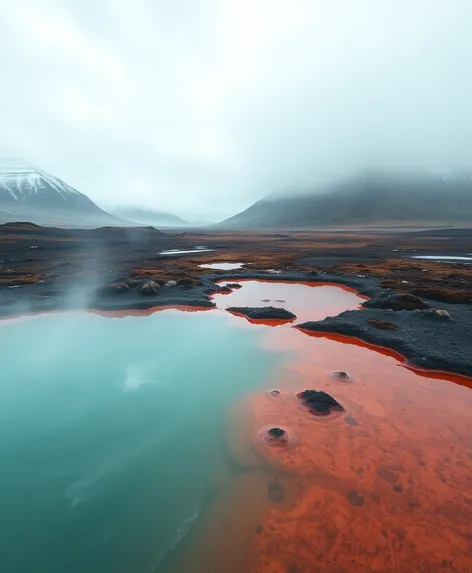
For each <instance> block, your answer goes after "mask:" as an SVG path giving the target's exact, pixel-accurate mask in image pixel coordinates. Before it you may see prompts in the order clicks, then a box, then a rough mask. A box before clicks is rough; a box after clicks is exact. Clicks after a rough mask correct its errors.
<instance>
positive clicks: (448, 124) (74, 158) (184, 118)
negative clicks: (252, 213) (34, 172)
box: [0, 0, 472, 220]
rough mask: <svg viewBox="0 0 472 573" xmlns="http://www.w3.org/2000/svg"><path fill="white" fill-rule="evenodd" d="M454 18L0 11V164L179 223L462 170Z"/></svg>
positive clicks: (148, 1) (471, 6) (336, 11)
mask: <svg viewBox="0 0 472 573" xmlns="http://www.w3.org/2000/svg"><path fill="white" fill-rule="evenodd" d="M471 21H472V2H470V0H449V1H447V2H446V1H444V0H382V1H379V0H356V1H353V0H332V1H330V2H322V1H320V0H297V1H296V2H287V1H286V0H258V1H257V2H253V1H250V0H239V1H238V2H235V1H233V0H200V1H198V2H196V1H194V0H174V1H172V2H168V1H164V0H140V2H138V3H132V2H129V1H128V0H60V1H59V0H41V1H39V0H15V1H14V2H13V1H12V2H7V1H5V2H0V22H1V23H2V33H1V34H0V50H1V52H2V54H5V55H8V57H4V58H1V59H0V74H1V78H2V85H3V86H4V87H5V89H2V90H0V124H1V126H2V129H1V130H0V156H6V157H20V158H25V159H28V161H31V162H33V163H34V164H36V165H40V166H41V168H42V169H44V170H45V171H47V172H48V173H53V174H54V175H56V176H57V177H58V178H60V179H61V180H63V181H66V182H67V183H68V184H69V185H70V186H71V187H72V188H74V189H78V190H80V191H81V192H82V193H84V194H86V195H87V196H89V197H90V198H91V199H92V200H93V201H95V202H96V203H98V204H114V205H129V204H132V205H137V206H144V207H145V208H147V209H148V208H149V209H154V210H159V211H164V212H168V213H175V214H177V215H179V216H180V217H182V218H184V219H186V220H195V219H197V218H201V219H209V220H216V219H224V218H226V217H230V216H231V215H233V214H235V213H238V212H240V211H242V210H244V209H246V208H247V207H249V206H250V205H251V204H252V203H254V202H255V201H257V200H259V199H260V198H262V197H264V196H266V195H267V194H268V193H270V192H272V191H276V190H279V189H283V190H292V189H293V190H295V189H296V190H298V189H300V188H304V187H308V188H309V187H312V186H313V185H316V182H317V181H318V180H319V179H320V178H330V177H333V176H335V177H339V176H341V175H343V176H344V175H345V176H348V175H352V174H353V173H357V172H359V170H363V169H365V168H368V169H371V168H389V169H390V168H409V167H420V168H428V169H434V170H453V171H458V170H463V169H465V170H468V169H470V168H471V167H472V122H471V121H470V118H471V117H472V98H471V97H470V93H471V88H472V74H471V73H470V69H469V68H470V61H472V35H471V34H470V22H471ZM2 209H3V207H2Z"/></svg>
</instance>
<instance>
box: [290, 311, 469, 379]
mask: <svg viewBox="0 0 472 573" xmlns="http://www.w3.org/2000/svg"><path fill="white" fill-rule="evenodd" d="M442 310H446V311H447V313H448V314H449V316H450V318H447V317H446V316H445V315H443V316H442V317H441V316H438V315H437V314H436V313H430V312H429V311H428V312H425V311H424V310H418V311H413V312H411V311H407V310H400V311H397V312H395V313H394V311H392V310H380V309H370V308H365V309H364V310H360V311H359V310H350V311H346V312H343V313H341V314H340V315H338V316H334V317H329V318H325V319H324V320H320V321H318V322H305V323H303V324H299V325H297V326H298V327H299V328H301V329H303V330H307V331H314V332H327V333H330V334H342V335H345V336H352V337H355V338H360V339H361V340H364V341H365V342H368V343H371V344H375V345H379V346H385V347H387V348H391V349H392V350H395V351H397V352H399V353H400V354H402V355H403V356H405V358H407V359H408V361H409V362H410V363H411V364H412V365H415V366H419V367H420V368H431V369H434V370H445V371H449V372H456V373H458V374H464V375H466V376H471V375H472V353H471V352H470V345H468V344H466V343H465V341H467V340H472V308H471V307H470V306H466V305H459V304H447V303H444V305H443V309H442ZM393 314H394V316H395V323H396V324H397V325H398V329H396V330H386V329H382V328H372V326H370V325H369V324H368V321H369V320H371V319H377V320H379V321H385V320H388V319H389V318H391V317H392V315H393ZM441 314H442V313H441Z"/></svg>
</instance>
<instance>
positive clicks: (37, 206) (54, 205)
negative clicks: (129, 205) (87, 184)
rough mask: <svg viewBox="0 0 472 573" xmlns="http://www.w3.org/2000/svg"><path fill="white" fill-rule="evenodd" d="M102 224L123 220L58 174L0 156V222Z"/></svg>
mask: <svg viewBox="0 0 472 573" xmlns="http://www.w3.org/2000/svg"><path fill="white" fill-rule="evenodd" d="M9 221H31V222H33V223H37V224H40V225H52V224H56V225H59V226H72V227H74V226H81V225H84V226H103V225H120V224H123V225H124V224H126V222H125V221H122V220H120V219H119V218H117V217H114V216H113V215H110V214H109V213H107V212H106V211H104V210H103V209H100V207H98V206H97V205H96V204H95V203H94V202H93V201H92V200H91V199H90V198H89V197H87V195H84V194H83V193H80V192H79V191H77V190H76V189H74V188H73V187H71V186H70V185H68V184H67V183H65V182H64V181H62V180H61V179H59V178H58V177H55V176H54V175H50V174H49V173H47V172H46V171H43V170H42V169H40V168H39V167H37V166H35V165H33V164H31V163H28V162H26V161H21V160H17V159H10V160H0V223H6V222H9Z"/></svg>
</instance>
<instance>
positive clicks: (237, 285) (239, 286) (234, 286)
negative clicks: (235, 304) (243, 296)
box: [226, 283, 243, 289]
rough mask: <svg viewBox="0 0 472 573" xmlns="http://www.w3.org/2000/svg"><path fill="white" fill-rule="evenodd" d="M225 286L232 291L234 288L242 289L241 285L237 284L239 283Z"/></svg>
mask: <svg viewBox="0 0 472 573" xmlns="http://www.w3.org/2000/svg"><path fill="white" fill-rule="evenodd" d="M226 286H227V287H228V288H232V289H234V288H243V285H241V284H239V283H228V284H227V285H226Z"/></svg>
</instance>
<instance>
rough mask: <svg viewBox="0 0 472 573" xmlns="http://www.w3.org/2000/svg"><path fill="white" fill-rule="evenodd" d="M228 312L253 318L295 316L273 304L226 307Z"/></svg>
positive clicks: (269, 318) (289, 317) (287, 318)
mask: <svg viewBox="0 0 472 573" xmlns="http://www.w3.org/2000/svg"><path fill="white" fill-rule="evenodd" d="M227 310H228V311H229V312H235V313H238V314H244V316H247V317H248V318H251V319H253V320H294V319H295V318H297V317H296V316H295V315H294V314H293V313H292V312H289V311H288V310H285V309H284V308H276V307H274V306H263V307H243V306H232V307H230V308H228V309H227Z"/></svg>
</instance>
